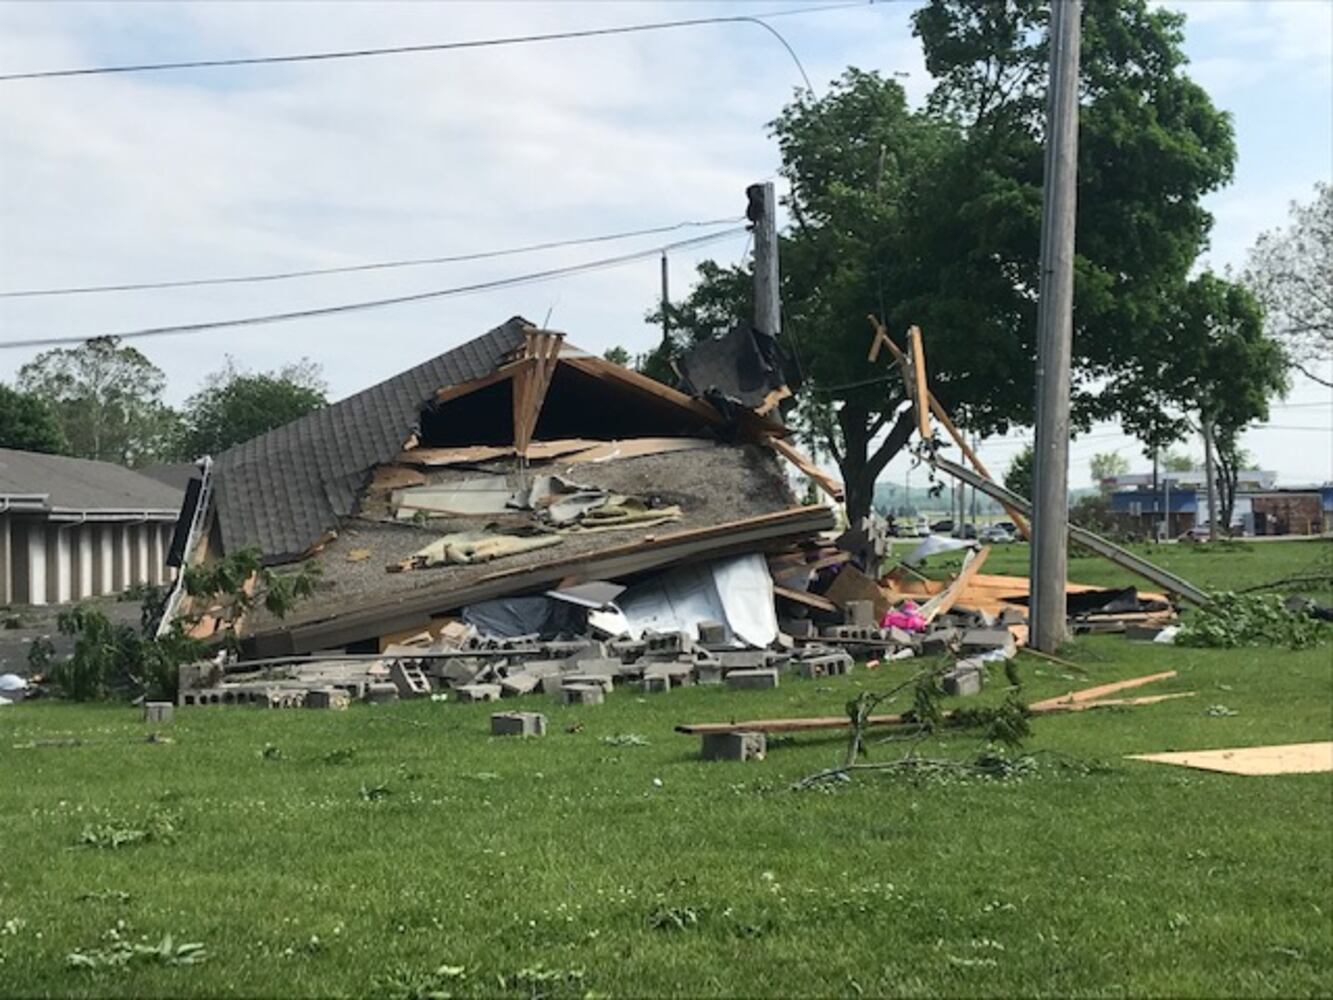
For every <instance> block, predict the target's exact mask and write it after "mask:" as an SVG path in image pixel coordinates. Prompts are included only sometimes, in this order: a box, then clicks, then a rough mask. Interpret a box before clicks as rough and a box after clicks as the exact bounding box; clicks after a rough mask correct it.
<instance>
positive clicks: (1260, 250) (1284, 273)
mask: <svg viewBox="0 0 1333 1000" xmlns="http://www.w3.org/2000/svg"><path fill="white" fill-rule="evenodd" d="M1243 280H1244V282H1245V284H1246V286H1247V287H1248V288H1249V289H1250V290H1251V291H1253V292H1254V294H1255V295H1256V296H1258V298H1259V301H1260V302H1261V303H1262V304H1263V306H1264V310H1265V313H1266V315H1267V322H1268V330H1269V333H1270V334H1271V335H1272V336H1274V337H1276V338H1277V339H1278V340H1279V341H1281V343H1282V346H1283V348H1284V349H1285V351H1286V357H1287V363H1288V364H1289V365H1291V367H1293V368H1295V369H1297V370H1299V371H1301V372H1303V373H1304V374H1306V375H1308V376H1309V377H1310V378H1312V379H1314V380H1315V381H1317V382H1319V383H1321V384H1323V385H1328V386H1333V382H1330V381H1329V380H1328V378H1327V377H1325V376H1323V375H1320V374H1319V373H1318V372H1317V371H1316V370H1314V369H1315V368H1316V367H1317V366H1318V365H1320V364H1324V363H1327V362H1329V361H1333V185H1331V184H1316V185H1315V196H1314V200H1313V201H1312V202H1311V203H1310V204H1308V205H1292V206H1291V225H1290V226H1289V227H1288V228H1287V229H1285V230H1273V231H1270V232H1267V233H1264V234H1263V235H1261V236H1260V237H1259V239H1258V241H1257V242H1256V243H1255V245H1254V248H1253V249H1252V250H1251V251H1250V256H1249V261H1248V262H1247V265H1246V268H1245V275H1244V279H1243Z"/></svg>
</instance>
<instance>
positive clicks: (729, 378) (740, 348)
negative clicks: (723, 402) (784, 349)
mask: <svg viewBox="0 0 1333 1000" xmlns="http://www.w3.org/2000/svg"><path fill="white" fill-rule="evenodd" d="M676 367H677V370H678V371H679V373H680V389H681V391H682V392H688V393H689V394H690V395H692V396H697V397H712V396H717V395H720V396H721V397H723V398H724V399H728V400H731V401H732V402H735V403H739V404H740V405H742V406H744V407H745V408H746V409H754V408H755V407H757V406H759V405H761V404H762V403H763V402H764V400H765V398H766V397H767V396H768V394H769V393H770V392H772V391H773V390H775V389H779V388H781V387H782V386H784V385H785V384H786V379H785V377H784V375H783V373H782V356H781V352H780V351H779V350H778V345H777V341H776V340H775V339H774V338H773V337H770V336H769V335H768V334H765V333H760V332H759V331H758V330H754V329H752V328H750V327H748V326H737V327H733V328H732V329H731V331H730V332H729V333H726V334H724V335H722V336H721V337H714V338H712V339H710V340H701V341H699V342H698V343H697V344H695V345H694V346H693V347H691V348H690V349H689V350H688V351H687V352H686V353H685V355H684V356H683V357H681V358H680V360H679V361H677V363H676Z"/></svg>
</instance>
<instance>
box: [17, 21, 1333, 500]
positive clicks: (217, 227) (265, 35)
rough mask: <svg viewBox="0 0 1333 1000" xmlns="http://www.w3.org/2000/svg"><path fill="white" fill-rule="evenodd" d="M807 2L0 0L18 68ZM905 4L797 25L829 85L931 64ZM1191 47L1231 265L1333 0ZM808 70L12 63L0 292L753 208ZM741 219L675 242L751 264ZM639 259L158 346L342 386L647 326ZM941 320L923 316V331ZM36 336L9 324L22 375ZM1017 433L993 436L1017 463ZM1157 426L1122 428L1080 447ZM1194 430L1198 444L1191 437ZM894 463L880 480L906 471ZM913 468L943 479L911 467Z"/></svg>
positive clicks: (535, 53) (1302, 475) (311, 288)
mask: <svg viewBox="0 0 1333 1000" xmlns="http://www.w3.org/2000/svg"><path fill="white" fill-rule="evenodd" d="M784 6H786V7H797V6H806V4H802V3H800V2H799V0H794V2H792V3H791V4H789V5H784V4H782V3H780V2H773V3H767V4H762V5H738V4H732V5H726V4H718V3H686V2H672V3H610V2H607V3H593V4H586V3H537V2H529V3H488V4H484V5H482V4H470V3H450V4H433V5H432V4H426V3H404V4H393V3H376V4H373V5H372V4H364V5H363V4H355V3H346V2H343V3H330V4H323V3H263V4H246V3H232V2H229V3H217V4H209V3H188V4H186V3H179V4H158V3H150V4H133V3H119V4H117V3H94V4H87V5H83V4H76V3H59V4H56V3H44V2H43V3H21V2H10V3H6V4H3V5H0V72H18V71H23V70H38V69H52V68H65V67H74V66H85V65H102V64H123V63H133V62H143V61H163V60H177V59H192V58H218V57H228V56H237V55H266V54H279V53H287V52H300V51H315V50H321V49H340V48H354V47H366V46H381V45H399V44H420V43H424V42H431V41H449V40H458V39H468V38H479V37H487V36H496V35H512V34H521V33H531V32H542V31H552V30H566V29H576V28H583V27H597V26H605V25H612V24H626V23H638V22H645V21H652V20H661V19H674V18H681V17H690V16H703V15H709V14H717V13H724V14H726V13H762V12H767V11H772V10H777V9H782V8H783V7H784ZM913 6H914V5H913V4H911V3H881V4H878V5H876V6H874V7H863V8H855V9H849V10H837V11H822V12H819V13H816V14H810V15H804V16H793V17H786V18H781V19H778V20H775V21H774V22H773V24H774V26H775V27H777V28H778V29H779V30H780V31H781V32H782V33H783V34H784V35H785V36H786V38H787V39H788V40H789V41H790V43H791V44H792V46H793V48H794V49H795V50H796V52H797V54H798V55H799V56H800V59H801V61H802V62H803V63H804V65H805V68H806V70H807V71H808V73H809V75H810V78H811V80H812V81H813V83H814V85H815V87H816V89H817V90H819V91H820V92H821V93H822V92H823V89H824V88H825V87H826V86H827V83H828V81H829V80H830V79H832V78H833V77H835V76H837V75H838V74H839V73H841V71H842V70H843V69H844V68H845V67H847V66H849V65H855V66H858V67H861V68H863V69H878V70H880V71H881V72H883V73H901V74H906V75H905V76H904V77H903V83H904V85H905V86H906V87H907V90H908V93H909V95H910V96H911V97H912V98H913V100H915V101H919V100H920V99H921V98H922V97H923V96H924V93H925V91H926V89H927V88H928V85H929V79H928V77H927V76H926V74H925V71H924V67H923V65H922V59H921V52H920V47H919V45H918V43H917V42H916V40H915V39H914V38H913V37H912V35H911V32H910V28H909V24H908V17H909V15H910V13H911V10H912V8H913ZM1168 6H1172V7H1176V8H1178V9H1183V10H1185V11H1186V13H1187V14H1188V16H1189V23H1188V25H1187V27H1186V49H1187V51H1188V53H1189V55H1190V58H1191V60H1192V62H1193V66H1192V68H1191V72H1192V74H1193V75H1194V76H1195V78H1196V79H1197V80H1198V81H1199V82H1200V83H1202V84H1203V85H1204V86H1205V87H1206V88H1207V89H1208V90H1209V92H1210V93H1211V94H1212V96H1213V99H1214V100H1215V101H1216V102H1217V104H1218V105H1220V106H1221V107H1222V108H1224V109H1226V110H1228V111H1230V112H1231V113H1232V114H1233V115H1234V117H1235V125H1236V132H1237V137H1238V145H1239V164H1238V167H1237V172H1236V180H1235V182H1234V183H1233V184H1232V185H1231V186H1230V187H1229V188H1227V189H1226V190H1224V191H1222V192H1220V193H1218V194H1216V195H1214V196H1213V197H1211V198H1210V199H1209V203H1208V204H1209V208H1210V209H1211V210H1212V211H1213V213H1214V214H1215V216H1216V228H1215V231H1214V235H1213V245H1212V249H1211V251H1210V252H1209V254H1208V258H1207V260H1208V262H1209V263H1210V264H1211V265H1212V266H1214V267H1223V266H1225V265H1233V266H1234V265H1239V264H1240V263H1242V262H1243V260H1244V255H1245V250H1246V248H1247V247H1248V246H1249V245H1250V244H1251V243H1252V242H1253V240H1254V237H1255V236H1256V235H1257V234H1258V233H1259V232H1261V231H1262V230H1264V229H1266V228H1270V227H1272V226H1274V225H1278V224H1281V223H1283V222H1284V221H1285V219H1286V210H1287V204H1288V202H1290V201H1291V200H1292V199H1298V200H1309V198H1310V197H1311V193H1312V190H1313V186H1314V184H1315V182H1316V181H1320V180H1324V181H1329V180H1333V3H1330V2H1326V0H1261V2H1253V3H1249V2H1238V0H1184V2H1177V3H1172V4H1168ZM799 83H800V75H799V72H798V70H797V68H796V66H795V65H794V64H793V62H792V60H791V58H790V57H789V56H788V55H787V53H786V52H785V51H784V50H783V48H782V47H781V45H780V44H779V43H778V42H777V41H776V40H775V39H774V38H773V37H772V36H771V35H769V34H768V33H767V32H765V31H764V30H763V29H762V28H760V27H758V26H756V25H752V24H744V23H733V24H724V25H712V26H707V27H698V28H689V29H681V30H674V31H664V32H654V33H644V34H634V35H622V36H616V37H608V38H596V39H586V40H581V41H576V42H553V43H543V44H537V45H527V46H521V47H510V48H491V49H479V50H470V51H454V52H444V53H429V54H416V55H407V56H397V57H388V58H377V59H358V60H346V61H331V62H314V63H297V64H288V65H279V66H252V67H242V68H235V69H208V70H194V71H188V72H177V73H158V74H145V75H122V76H98V77H86V78H71V79H48V80H32V81H13V82H4V83H0V290H13V289H26V288H43V287H62V286H70V285H88V284H106V283H118V282H142V281H160V280H175V279H187V278H196V277H212V276H218V275H232V274H246V273H262V272H270V271H282V270H291V269H306V268H318V267H329V266H340V265H347V264H360V263H368V262H375V261H382V260H394V259H402V258H411V257H423V256H441V255H450V254H465V253H470V252H476V251H486V250H494V249H500V248H505V247H510V246H518V245H523V244H530V243H536V242H542V241H548V240H561V239H567V238H571V237H580V236H594V235H598V234H603V233H613V232H620V231H625V230H633V229H639V228H646V227H652V226H663V225H671V224H674V223H678V222H684V221H696V220H713V219H725V218H731V217H738V216H739V215H740V214H741V212H742V210H743V204H744V188H745V186H746V184H748V183H750V182H752V181H755V180H762V179H766V178H771V177H773V175H774V172H775V170H776V168H777V166H778V152H777V149H776V147H775V145H774V144H773V142H772V141H771V140H770V139H769V138H768V137H767V136H766V135H765V123H766V122H768V121H769V120H770V119H771V118H772V117H773V116H774V115H775V114H776V113H777V111H778V110H779V109H780V107H781V106H782V104H783V103H784V102H785V101H786V100H788V99H789V98H790V96H791V94H792V91H793V88H794V87H795V86H796V85H797V84H799ZM707 231H709V230H698V229H691V230H684V231H681V232H680V233H674V234H669V235H667V236H655V237H645V238H639V239H635V240H628V241H624V242H617V243H610V244H601V245H597V246H584V247H573V248H567V249H560V250H551V251H545V252H541V253H532V254H528V255H524V256H516V257H508V258H502V259H493V260H488V261H480V262H473V263H465V264H447V265H432V266H428V267H416V268H404V269H401V270H394V271H376V272H368V273H361V274H354V275H340V276H336V277H327V276H326V277H314V278H305V279H299V280H291V281H283V282H271V283H265V284H250V285H228V286H222V287H212V288H188V289H174V290H169V291H152V292H135V293H114V294H102V295H87V296H67V297H51V298H40V299H2V300H0V342H3V341H6V340H16V339H20V338H27V337H35V336H67V335H77V336H85V335H87V336H91V335H96V334H102V333H116V332H121V331H125V330H133V329H139V328H144V327H153V326H159V325H166V324H175V323H190V322H197V321H204V320H213V319H221V318H229V317H234V316H245V315H251V314H262V313H269V312H282V311H289V310H299V309H306V308H312V307H321V306H328V305H335V304H339V303H344V302H353V301H358V300H365V299H375V298H382V297H388V296H394V295H402V294H411V293H415V292H421V291H426V290H430V289H441V288H450V287H454V286H459V285H467V284H470V283H475V282H484V281H488V280H491V279H495V278H503V277H508V276H511V275H516V274H522V273H526V272H531V271H539V270H545V269H548V268H554V267H561V266H565V265H571V264H577V263H581V262H584V261H589V260H594V259H599V258H603V257H609V256H613V255H616V254H620V253H626V252H630V251H633V250H638V249H649V248H652V247H654V246H657V245H660V244H661V243H662V242H664V241H665V240H670V239H679V238H683V237H688V236H693V235H698V234H699V233H700V232H707ZM746 250H747V241H746V239H745V237H744V235H733V236H731V237H729V238H727V239H725V240H722V241H720V242H718V243H717V244H715V245H712V246H709V247H707V248H703V249H700V250H691V251H677V252H674V253H673V254H672V255H671V258H670V260H671V280H672V283H673V290H674V291H676V292H677V293H679V292H680V291H682V290H683V289H684V288H685V287H686V286H687V284H688V282H689V280H690V276H691V274H692V271H693V266H694V264H695V263H696V262H697V260H699V259H701V258H702V257H705V256H714V257H716V258H717V259H719V260H724V261H738V260H740V259H742V256H743V254H744V253H745V252H746ZM657 287H658V263H657V261H656V260H653V259H646V260H643V261H639V262H636V263H632V264H628V265H624V266H621V267H617V268H612V269H606V270H600V271H595V272H591V273H588V274H582V275H577V276H571V277H564V278H561V279H559V280H551V281H546V282H542V283H538V284H531V285H527V286H524V287H518V288H509V289H503V290H495V291H488V292H484V293H480V294H474V295H468V296H463V297H457V298H446V299H435V300H431V301H426V302H421V303H416V304H411V305H402V306H397V307H394V308H388V309H381V310H375V311H369V312H360V313H348V314H344V315H340V316H336V317H328V318H320V319H307V320H301V321H295V322H288V323H283V324H279V325H268V326H258V327H251V328H242V329H239V330H233V331H224V332H214V333H208V334H200V335H194V336H184V335H179V336H169V337H162V338H158V339H150V340H144V341H141V342H139V345H138V346H139V347H140V349H141V350H143V351H144V352H145V353H146V354H147V355H148V356H149V357H150V358H151V359H152V360H153V361H154V362H155V363H156V364H158V365H159V366H160V367H162V368H163V369H164V370H165V371H166V373H167V376H168V379H169V390H168V394H169V397H170V399H171V401H172V402H174V403H178V402H180V401H181V400H182V399H183V398H184V397H185V396H187V395H189V394H190V393H191V392H192V391H193V390H194V389H195V388H197V386H198V384H199V381H200V380H201V379H202V378H203V376H205V375H206V374H207V373H208V372H210V371H212V370H215V369H216V368H218V367H220V366H221V365H222V364H223V362H224V357H225V355H228V354H230V355H232V356H233V357H235V358H236V359H237V360H238V361H240V362H241V363H243V364H245V365H248V366H250V367H252V368H257V369H262V368H271V367H275V366H278V365H281V364H284V363H286V362H291V361H296V360H298V359H300V358H302V357H308V358H311V359H313V360H315V361H317V362H319V363H320V364H321V365H322V366H323V370H324V374H325V376H326V378H327V379H328V382H329V383H330V387H331V389H332V391H333V394H334V395H335V396H343V395H346V394H348V393H350V392H353V391H356V390H357V389H360V388H363V387H365V386H367V385H370V384H372V383H373V382H375V381H378V380H379V379H382V378H384V377H387V376H389V375H392V374H394V373H396V372H398V371H400V370H402V369H403V368H406V367H408V366H410V365H412V364H415V363H417V362H419V361H421V360H424V359H425V358H427V357H430V356H431V355H433V354H436V353H439V352H440V351H443V350H446V349H448V348H449V347H452V346H454V345H456V344H458V343H460V342H462V341H464V340H466V339H469V338H471V337H473V336H475V335H476V334H478V333H480V332H482V331H484V330H486V329H489V328H490V327H492V326H495V325H496V324H497V323H500V322H503V321H504V320H505V319H507V318H509V317H510V316H513V315H516V314H518V315H523V316H526V317H527V318H529V319H531V320H533V321H535V322H538V323H541V322H543V321H547V320H548V315H549V325H550V326H551V327H553V328H556V329H562V330H566V331H568V332H569V333H570V335H571V339H572V340H573V341H574V342H576V343H577V344H579V345H580V346H582V347H585V348H587V349H589V350H595V351H601V350H604V349H606V348H608V347H611V346H613V345H622V346H624V347H626V348H628V349H629V350H631V351H632V352H638V351H642V350H645V349H647V348H648V347H650V346H651V345H652V344H653V343H654V341H655V338H656V336H657V334H656V331H655V330H654V329H653V328H651V327H649V326H647V325H646V324H645V323H644V321H643V316H644V313H645V311H646V310H647V309H648V308H649V307H650V306H651V304H652V302H653V300H654V299H655V297H656V295H657ZM926 335H927V337H929V331H926ZM35 353H36V351H35V350H21V349H13V350H0V378H4V379H6V380H8V379H12V377H13V375H14V373H15V371H16V370H17V369H18V367H19V366H20V365H22V364H23V363H24V362H26V361H28V360H30V359H31V358H32V356H33V355H34V354H35ZM1330 404H1333V398H1331V397H1330V393H1329V392H1328V391H1327V390H1325V389H1321V388H1319V387H1317V386H1315V385H1314V384H1313V383H1308V382H1307V383H1304V384H1301V385H1298V386H1297V387H1296V388H1295V389H1294V391H1293V392H1292V394H1291V395H1290V396H1289V397H1288V399H1287V400H1286V401H1285V403H1282V404H1279V405H1278V406H1277V407H1276V408H1275V409H1274V411H1273V416H1272V419H1271V421H1270V423H1271V424H1272V425H1273V426H1272V427H1270V428H1265V429H1261V430H1255V431H1252V432H1250V433H1249V434H1248V436H1247V444H1248V446H1249V447H1250V448H1251V450H1252V451H1254V452H1255V453H1256V454H1257V455H1258V456H1259V458H1260V460H1261V464H1262V465H1263V466H1264V467H1265V468H1272V469H1275V470H1277V471H1278V473H1279V475H1280V477H1281V479H1282V481H1284V482H1288V483H1295V482H1310V481H1323V480H1333V405H1330ZM1025 438H1026V436H1025V435H1023V434H1015V435H1012V436H1010V437H1009V438H1007V439H1003V440H996V441H993V442H988V443H987V444H986V445H985V447H984V449H983V457H984V458H985V459H986V460H987V461H988V462H989V463H991V464H992V465H993V466H996V467H997V468H998V469H1002V468H1003V467H1004V465H1005V464H1006V462H1007V461H1008V458H1009V457H1010V456H1011V455H1012V454H1013V453H1014V451H1015V450H1016V449H1017V448H1018V447H1020V446H1021V442H1022V441H1023V440H1025ZM1114 449H1119V450H1120V451H1121V452H1122V454H1124V455H1125V456H1126V457H1127V458H1130V460H1131V462H1132V463H1134V464H1135V466H1136V467H1138V466H1142V465H1143V464H1144V462H1143V460H1142V458H1141V452H1140V449H1139V447H1138V446H1137V445H1136V444H1135V443H1134V442H1133V441H1131V440H1129V439H1127V438H1124V437H1122V436H1121V435H1119V433H1118V431H1117V429H1116V427H1115V426H1114V425H1106V426H1101V427H1098V428H1095V429H1094V431H1093V433H1092V434H1091V435H1089V436H1088V437H1085V438H1082V439H1079V440H1078V441H1076V442H1075V444H1074V447H1073V451H1072V456H1073V466H1072V468H1071V485H1073V486H1081V485H1086V484H1087V483H1088V482H1089V479H1088V470H1087V459H1088V457H1089V456H1090V455H1091V454H1092V453H1093V452H1095V451H1103V450H1114ZM1191 450H1192V451H1194V452H1196V453H1197V452H1199V451H1200V448H1199V447H1198V446H1197V445H1196V446H1195V447H1193V448H1192V449H1191ZM906 472H907V467H906V464H905V462H903V461H900V462H899V463H895V464H894V465H893V466H891V467H890V469H889V470H888V472H887V473H886V475H887V476H888V477H890V478H892V479H894V480H895V481H898V482H901V481H903V479H904V477H905V474H906ZM914 478H915V479H916V481H917V484H918V485H920V484H921V483H922V482H924V475H923V474H922V473H921V472H920V471H918V472H917V473H915V474H914Z"/></svg>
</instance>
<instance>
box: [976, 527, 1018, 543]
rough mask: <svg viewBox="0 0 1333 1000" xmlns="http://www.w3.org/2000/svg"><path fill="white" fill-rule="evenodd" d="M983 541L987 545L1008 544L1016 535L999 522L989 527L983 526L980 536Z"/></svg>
mask: <svg viewBox="0 0 1333 1000" xmlns="http://www.w3.org/2000/svg"><path fill="white" fill-rule="evenodd" d="M978 537H979V538H980V540H981V541H983V542H985V543H986V544H987V545H1008V544H1009V543H1010V542H1012V541H1014V536H1013V535H1011V534H1009V532H1007V531H1005V530H1004V529H1003V528H1001V527H1000V526H999V525H998V524H992V525H991V526H990V527H988V528H982V529H981V534H980V536H978Z"/></svg>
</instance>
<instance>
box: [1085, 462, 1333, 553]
mask: <svg viewBox="0 0 1333 1000" xmlns="http://www.w3.org/2000/svg"><path fill="white" fill-rule="evenodd" d="M1152 482H1153V477H1152V474H1151V473H1134V474H1132V475H1125V476H1109V477H1107V478H1106V479H1104V480H1102V486H1103V488H1104V489H1105V490H1107V491H1108V497H1107V500H1108V503H1109V504H1110V507H1111V513H1112V514H1113V515H1114V516H1115V519H1116V521H1117V523H1118V524H1119V525H1120V526H1121V528H1123V529H1124V530H1125V531H1128V532H1130V533H1133V534H1138V535H1143V536H1154V535H1156V534H1159V533H1166V534H1168V535H1169V536H1171V537H1176V536H1179V535H1182V534H1184V533H1185V532H1186V531H1189V530H1190V529H1191V528H1193V527H1194V526H1195V525H1206V524H1207V523H1208V497H1207V482H1206V479H1205V476H1204V474H1203V473H1202V472H1197V471H1196V472H1170V473H1166V472H1162V473H1159V474H1158V478H1157V489H1156V490H1155V491H1154V489H1153V484H1152ZM1276 483H1277V474H1276V473H1274V472H1269V471H1267V470H1262V469H1246V470H1245V471H1243V472H1241V473H1240V476H1239V480H1238V483H1237V487H1238V488H1237V490H1236V503H1235V507H1234V509H1233V510H1232V512H1231V525H1230V530H1231V532H1232V533H1233V534H1244V535H1317V534H1320V533H1321V532H1323V531H1324V530H1325V528H1326V526H1333V485H1324V486H1308V487H1305V486H1303V487H1278V486H1277V485H1276ZM1168 504H1169V505H1170V524H1169V525H1168V524H1167V523H1166V512H1167V506H1168Z"/></svg>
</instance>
